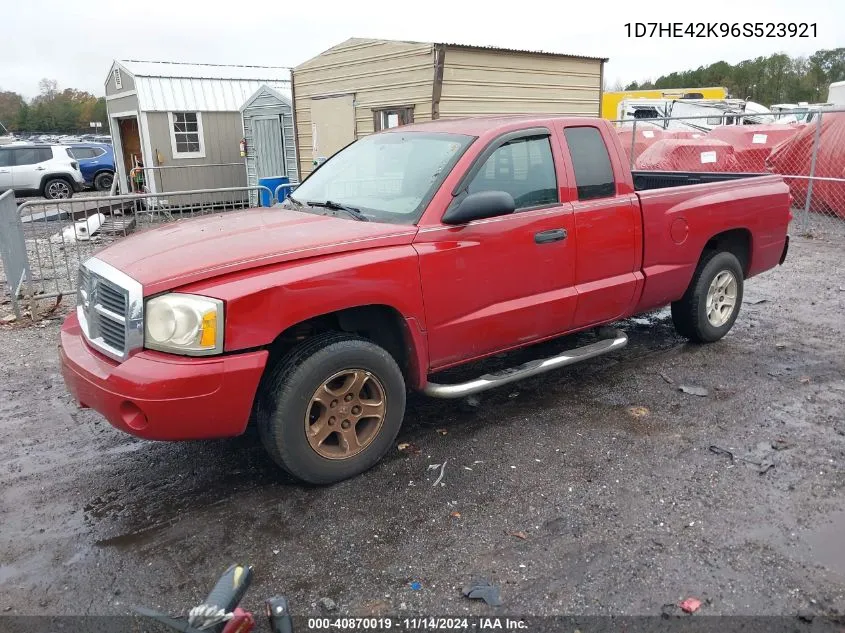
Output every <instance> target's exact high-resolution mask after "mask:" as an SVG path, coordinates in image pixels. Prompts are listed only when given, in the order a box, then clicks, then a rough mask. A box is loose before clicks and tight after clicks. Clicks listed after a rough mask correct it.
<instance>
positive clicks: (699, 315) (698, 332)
mask: <svg viewBox="0 0 845 633" xmlns="http://www.w3.org/2000/svg"><path fill="white" fill-rule="evenodd" d="M722 273H730V274H731V275H733V278H734V280H735V281H736V297H735V300H734V305H733V309H732V311H731V312H730V314H729V316H728V318H727V320H726V321H724V323H722V324H720V325H714V324H713V323H712V322H711V321H710V319H709V318H708V315H707V293H708V290H709V289H710V286H711V284H712V283H713V281H714V280H715V279H716V277H717V276H719V275H721V274H722ZM742 292H743V273H742V266H741V265H740V263H739V260H738V259H737V258H736V256H735V255H734V254H733V253H729V252H726V251H722V252H719V251H708V252H706V253H705V254H704V255H703V256H702V257H701V261H700V262H699V264H698V268H696V270H695V274H694V275H693V277H692V281H691V282H690V285H689V288H687V291H686V293H684V296H683V297H682V298H681V299H680V300H679V301H676V302H675V303H673V304H672V322H673V323H674V324H675V330H676V331H677V332H678V334H680V335H681V336H684V337H686V338H688V339H690V340H691V341H693V342H696V343H713V342H715V341H718V340H719V339H720V338H722V337H723V336H725V334H727V333H728V332H729V331H730V329H731V328H732V327H733V324H734V322H735V321H736V317H737V316H738V315H739V310H740V307H741V306H742Z"/></svg>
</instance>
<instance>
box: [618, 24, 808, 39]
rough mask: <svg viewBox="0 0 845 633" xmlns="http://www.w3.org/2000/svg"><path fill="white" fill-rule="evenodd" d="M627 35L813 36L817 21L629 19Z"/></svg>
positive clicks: (677, 36)
mask: <svg viewBox="0 0 845 633" xmlns="http://www.w3.org/2000/svg"><path fill="white" fill-rule="evenodd" d="M624 26H625V33H626V35H627V37H635V38H652V37H669V38H685V37H690V38H707V37H715V38H728V37H734V38H737V37H748V38H751V37H756V38H787V37H789V38H792V37H803V38H810V37H816V36H817V29H816V23H815V22H689V23H686V22H627V23H626V24H625V25H624Z"/></svg>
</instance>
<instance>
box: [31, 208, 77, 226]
mask: <svg viewBox="0 0 845 633" xmlns="http://www.w3.org/2000/svg"><path fill="white" fill-rule="evenodd" d="M68 215H70V214H69V213H68V212H67V211H65V210H64V209H58V208H56V209H48V210H46V211H36V212H35V213H30V214H29V215H24V216H21V224H30V223H32V222H52V221H54V220H66V219H67V217H68Z"/></svg>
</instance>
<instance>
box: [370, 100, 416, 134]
mask: <svg viewBox="0 0 845 633" xmlns="http://www.w3.org/2000/svg"><path fill="white" fill-rule="evenodd" d="M413 122H414V106H398V107H395V108H382V109H380V110H373V128H374V129H375V131H376V132H381V131H382V130H389V129H390V128H394V127H399V126H400V125H408V123H413Z"/></svg>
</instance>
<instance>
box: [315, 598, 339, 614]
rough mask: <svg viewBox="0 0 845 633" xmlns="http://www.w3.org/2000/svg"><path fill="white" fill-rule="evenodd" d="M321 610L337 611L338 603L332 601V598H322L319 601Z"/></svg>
mask: <svg viewBox="0 0 845 633" xmlns="http://www.w3.org/2000/svg"><path fill="white" fill-rule="evenodd" d="M318 603H319V605H320V608H321V609H322V610H323V611H335V610H337V603H336V602H335V601H334V600H332V599H331V598H320V599H319V600H318Z"/></svg>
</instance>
